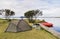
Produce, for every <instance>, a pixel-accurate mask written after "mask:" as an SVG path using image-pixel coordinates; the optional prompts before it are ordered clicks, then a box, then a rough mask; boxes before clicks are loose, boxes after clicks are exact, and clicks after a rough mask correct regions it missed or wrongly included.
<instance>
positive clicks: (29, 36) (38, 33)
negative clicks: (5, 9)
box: [0, 20, 57, 39]
mask: <svg viewBox="0 0 60 39" xmlns="http://www.w3.org/2000/svg"><path fill="white" fill-rule="evenodd" d="M4 21H5V22H4ZM0 23H1V24H0V39H57V38H56V37H55V36H53V35H52V34H50V33H48V32H46V31H45V30H43V29H41V30H36V29H32V30H30V31H25V32H18V33H9V32H5V30H6V28H7V27H8V23H9V22H7V21H6V20H0Z"/></svg>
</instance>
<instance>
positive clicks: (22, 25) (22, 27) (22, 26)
mask: <svg viewBox="0 0 60 39" xmlns="http://www.w3.org/2000/svg"><path fill="white" fill-rule="evenodd" d="M31 29H32V28H31V26H30V25H29V24H28V23H27V22H26V21H24V20H14V21H11V22H10V23H9V26H8V27H7V29H6V32H19V31H27V30H31Z"/></svg>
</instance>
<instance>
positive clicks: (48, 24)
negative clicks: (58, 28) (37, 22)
mask: <svg viewBox="0 0 60 39" xmlns="http://www.w3.org/2000/svg"><path fill="white" fill-rule="evenodd" d="M41 24H43V25H45V26H47V27H53V24H52V23H48V22H43V23H41Z"/></svg>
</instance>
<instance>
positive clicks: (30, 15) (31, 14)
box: [24, 9, 42, 21]
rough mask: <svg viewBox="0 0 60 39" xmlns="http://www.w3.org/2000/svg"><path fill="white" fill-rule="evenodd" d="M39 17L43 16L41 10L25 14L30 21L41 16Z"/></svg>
mask: <svg viewBox="0 0 60 39" xmlns="http://www.w3.org/2000/svg"><path fill="white" fill-rule="evenodd" d="M39 15H42V12H41V11H40V10H39V9H37V10H30V11H27V12H26V13H24V16H25V17H26V18H28V19H29V21H32V20H33V19H32V18H33V17H35V19H36V18H37V16H39Z"/></svg>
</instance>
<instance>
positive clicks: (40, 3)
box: [0, 0, 60, 17]
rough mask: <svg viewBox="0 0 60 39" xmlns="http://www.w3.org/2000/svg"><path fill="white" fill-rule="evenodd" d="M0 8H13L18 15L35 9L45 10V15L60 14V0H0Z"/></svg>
mask: <svg viewBox="0 0 60 39" xmlns="http://www.w3.org/2000/svg"><path fill="white" fill-rule="evenodd" d="M0 9H11V10H13V11H14V12H15V13H16V14H15V16H17V17H19V16H23V15H24V13H25V12H26V11H29V10H33V9H40V10H41V11H43V16H47V17H49V16H60V0H0Z"/></svg>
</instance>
